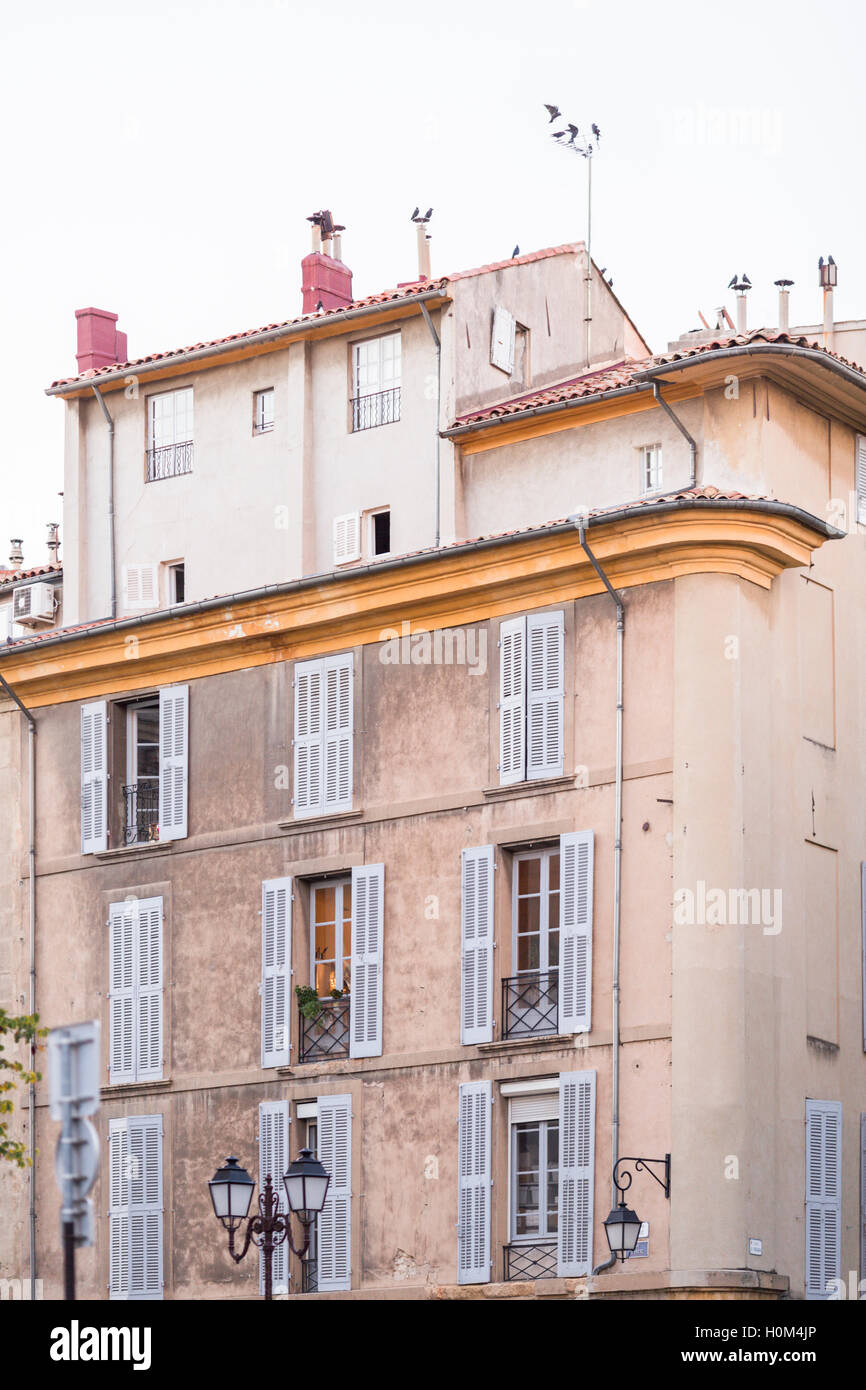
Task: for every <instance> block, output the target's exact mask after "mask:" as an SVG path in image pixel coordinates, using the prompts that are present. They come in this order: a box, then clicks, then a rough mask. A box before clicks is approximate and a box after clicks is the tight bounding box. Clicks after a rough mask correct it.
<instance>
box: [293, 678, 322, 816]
mask: <svg viewBox="0 0 866 1390" xmlns="http://www.w3.org/2000/svg"><path fill="white" fill-rule="evenodd" d="M294 744H295V794H294V807H295V815H296V816H314V815H317V814H318V813H319V812H320V811H321V809H322V662H321V661H302V662H299V663H298V664H297V666H296V667H295V738H294Z"/></svg>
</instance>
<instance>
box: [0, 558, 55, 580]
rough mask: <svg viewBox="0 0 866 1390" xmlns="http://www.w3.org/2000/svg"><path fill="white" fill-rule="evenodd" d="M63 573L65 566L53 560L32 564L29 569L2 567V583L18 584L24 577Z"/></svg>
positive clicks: (32, 577) (0, 573) (0, 577)
mask: <svg viewBox="0 0 866 1390" xmlns="http://www.w3.org/2000/svg"><path fill="white" fill-rule="evenodd" d="M62 573H63V566H62V565H61V564H59V563H55V562H54V561H53V560H52V561H51V563H50V564H47V565H31V566H30V567H29V568H28V569H20V570H7V569H0V585H2V584H18V583H19V582H20V581H21V580H22V579H35V578H37V576H38V575H40V574H57V575H60V574H62Z"/></svg>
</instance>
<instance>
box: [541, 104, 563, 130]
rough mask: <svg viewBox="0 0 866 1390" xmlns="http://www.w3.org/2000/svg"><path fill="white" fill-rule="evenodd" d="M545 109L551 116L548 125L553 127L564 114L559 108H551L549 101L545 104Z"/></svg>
mask: <svg viewBox="0 0 866 1390" xmlns="http://www.w3.org/2000/svg"><path fill="white" fill-rule="evenodd" d="M544 107H545V110H546V111H547V112H548V114H549V115H550V120H549V121H548V123H547V124H548V125H553V122H554V121H555V120H556V119H557V117H558V116H561V115H562V112H561V111H560V109H559V107H558V106H551V105H550V102H547V101H546V102H545V103H544Z"/></svg>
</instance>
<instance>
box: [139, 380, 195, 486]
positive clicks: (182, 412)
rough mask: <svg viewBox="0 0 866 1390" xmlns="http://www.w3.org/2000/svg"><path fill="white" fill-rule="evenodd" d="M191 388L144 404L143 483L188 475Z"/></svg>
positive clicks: (190, 438)
mask: <svg viewBox="0 0 866 1390" xmlns="http://www.w3.org/2000/svg"><path fill="white" fill-rule="evenodd" d="M192 454H193V409H192V387H191V386H187V387H185V388H184V390H182V391H164V392H162V393H161V394H160V395H158V396H149V397H148V401H147V481H148V482H149V483H152V482H155V481H157V480H158V479H160V478H174V477H176V476H177V475H178V474H180V473H191V472H192Z"/></svg>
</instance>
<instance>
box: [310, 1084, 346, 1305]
mask: <svg viewBox="0 0 866 1390" xmlns="http://www.w3.org/2000/svg"><path fill="white" fill-rule="evenodd" d="M318 1106H319V1119H318V1125H319V1128H318V1141H317V1142H318V1159H319V1162H320V1163H321V1164H322V1165H323V1166H324V1168H325V1171H326V1172H327V1173H329V1174H330V1176H331V1181H330V1183H329V1184H328V1195H327V1197H326V1199H325V1205H324V1207H323V1208H322V1212H321V1215H320V1216H319V1218H318V1221H317V1222H316V1226H317V1228H318V1239H319V1249H318V1256H319V1268H318V1288H319V1291H320V1292H324V1291H326V1290H328V1289H349V1288H351V1287H352V1097H351V1096H350V1095H342V1096H319V1100H318Z"/></svg>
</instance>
